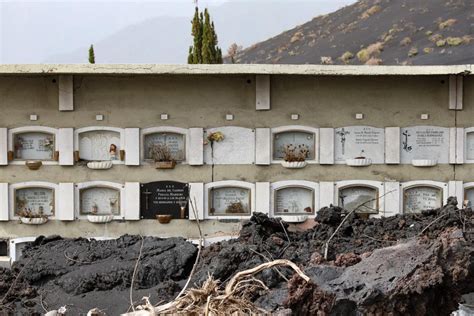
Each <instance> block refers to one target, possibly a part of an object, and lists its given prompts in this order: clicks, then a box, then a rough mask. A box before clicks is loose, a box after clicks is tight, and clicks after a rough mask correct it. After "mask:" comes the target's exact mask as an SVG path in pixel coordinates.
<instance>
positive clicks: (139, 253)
mask: <svg viewBox="0 0 474 316" xmlns="http://www.w3.org/2000/svg"><path fill="white" fill-rule="evenodd" d="M140 238H141V239H142V242H141V244H140V251H139V252H138V258H137V261H136V262H135V268H133V274H132V281H131V282H130V306H132V310H133V311H135V306H134V305H135V304H133V284H134V283H135V277H136V275H137V270H138V263H139V262H140V259H141V257H142V250H143V243H144V241H145V239H144V238H143V236H142V235H140Z"/></svg>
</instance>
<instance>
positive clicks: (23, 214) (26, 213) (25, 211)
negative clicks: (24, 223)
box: [18, 208, 48, 219]
mask: <svg viewBox="0 0 474 316" xmlns="http://www.w3.org/2000/svg"><path fill="white" fill-rule="evenodd" d="M18 216H19V217H22V218H44V219H47V218H48V215H46V214H44V211H43V210H42V209H41V208H40V210H39V212H33V211H32V210H30V209H22V210H21V211H19V212H18Z"/></svg>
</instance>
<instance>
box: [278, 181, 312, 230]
mask: <svg viewBox="0 0 474 316" xmlns="http://www.w3.org/2000/svg"><path fill="white" fill-rule="evenodd" d="M270 189H271V191H270V192H271V195H270V196H271V199H270V215H271V216H273V217H281V218H283V219H284V220H285V221H287V222H304V221H305V220H307V219H308V217H309V216H314V215H315V214H316V212H317V211H318V210H319V184H318V183H316V182H312V181H304V180H285V181H278V182H273V183H271V184H270Z"/></svg>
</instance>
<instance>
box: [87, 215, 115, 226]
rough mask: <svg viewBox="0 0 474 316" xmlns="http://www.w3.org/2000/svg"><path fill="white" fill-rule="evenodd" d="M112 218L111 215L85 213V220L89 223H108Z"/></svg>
mask: <svg viewBox="0 0 474 316" xmlns="http://www.w3.org/2000/svg"><path fill="white" fill-rule="evenodd" d="M113 219H114V216H113V215H87V220H88V221H89V222H91V223H98V224H102V223H109V222H111V221H112V220H113Z"/></svg>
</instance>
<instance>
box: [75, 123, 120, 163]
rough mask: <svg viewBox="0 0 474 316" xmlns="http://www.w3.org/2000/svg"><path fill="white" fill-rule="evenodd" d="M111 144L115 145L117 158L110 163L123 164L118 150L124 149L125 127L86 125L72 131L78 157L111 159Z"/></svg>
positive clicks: (96, 159) (97, 159)
mask: <svg viewBox="0 0 474 316" xmlns="http://www.w3.org/2000/svg"><path fill="white" fill-rule="evenodd" d="M87 136H89V137H87ZM86 138H87V139H86ZM116 143H117V144H116ZM111 144H114V145H116V146H117V159H114V160H112V163H113V164H124V163H125V162H124V160H122V159H121V157H120V156H121V154H120V152H121V151H122V150H125V129H123V128H118V127H109V126H88V127H82V128H78V129H76V130H75V131H74V151H75V152H78V153H79V158H80V159H84V160H90V161H101V160H111V159H110V156H109V149H110V145H111ZM89 147H90V148H89ZM93 147H96V148H93Z"/></svg>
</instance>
